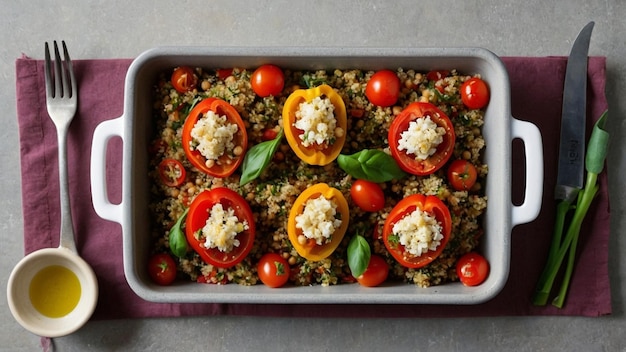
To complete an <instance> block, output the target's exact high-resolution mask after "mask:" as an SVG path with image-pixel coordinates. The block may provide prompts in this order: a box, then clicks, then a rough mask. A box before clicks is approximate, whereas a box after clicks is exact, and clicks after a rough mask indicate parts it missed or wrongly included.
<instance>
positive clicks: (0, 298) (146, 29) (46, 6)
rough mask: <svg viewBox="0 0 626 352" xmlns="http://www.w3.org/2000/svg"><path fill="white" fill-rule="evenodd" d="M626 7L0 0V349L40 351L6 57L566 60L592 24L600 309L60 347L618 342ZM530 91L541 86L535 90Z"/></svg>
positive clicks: (274, 325) (621, 344)
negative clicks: (603, 78) (337, 54)
mask: <svg viewBox="0 0 626 352" xmlns="http://www.w3.org/2000/svg"><path fill="white" fill-rule="evenodd" d="M625 16H626V2H624V1H622V0H602V1H601V0H564V1H545V0H526V1H517V0H467V1H457V2H455V1H451V0H438V1H432V0H421V1H406V0H403V1H385V0H383V1H370V0H367V1H364V0H358V1H357V0H349V1H337V0H332V1H330V0H325V1H306V2H305V1H284V0H274V1H268V0H258V1H247V2H236V1H224V0H212V1H206V0H205V1H192V0H178V1H171V2H169V1H168V2H166V1H163V2H155V1H150V0H134V1H122V0H113V1H96V0H84V1H81V0H76V1H67V0H59V1H54V2H51V1H44V0H31V1H9V0H3V1H2V10H1V11H0V30H1V33H2V35H1V39H0V62H1V65H0V86H1V87H3V88H2V90H1V91H0V106H2V108H3V113H2V114H1V117H0V118H1V119H2V126H3V127H2V128H1V129H0V140H2V141H3V143H2V152H1V153H0V158H1V161H0V165H2V182H1V183H0V194H1V195H2V196H1V197H0V219H1V223H0V231H1V234H0V236H1V239H2V240H1V242H0V243H1V245H0V247H1V248H2V255H1V256H0V282H1V285H2V289H1V290H0V350H2V351H37V350H41V346H40V340H39V337H37V336H34V335H32V334H30V333H29V332H27V331H25V330H24V329H23V328H22V327H21V326H20V325H19V324H18V323H17V322H15V320H13V318H12V316H11V314H10V312H9V309H8V306H7V302H6V282H7V280H8V276H9V273H10V271H11V269H12V267H13V265H14V264H15V263H16V262H17V261H18V260H19V259H20V258H21V256H22V252H23V245H22V223H23V219H22V211H21V197H20V192H19V189H20V172H19V147H18V135H17V120H16V113H15V89H14V87H15V81H14V80H15V77H14V72H15V71H14V60H15V59H16V58H17V57H19V56H20V55H22V53H24V54H27V55H29V56H31V57H34V58H42V57H43V52H42V46H43V44H42V43H43V42H44V41H47V40H53V39H65V40H67V41H69V42H70V43H72V47H71V51H72V57H73V58H118V57H128V58H132V57H136V56H137V55H138V54H139V53H141V52H142V51H144V50H146V49H149V48H151V47H154V46H160V45H205V44H206V45H237V46H259V45H261V46H282V45H290V46H291V45H302V46H328V45H330V46H393V47H403V46H482V47H486V48H488V49H490V50H492V51H494V52H495V53H497V54H499V55H526V56H544V55H567V54H568V53H569V49H570V46H571V44H572V41H573V39H574V37H575V36H576V34H577V33H578V31H579V30H580V29H581V28H582V26H583V25H584V24H586V23H587V22H588V21H590V20H594V21H596V27H595V29H594V34H593V38H592V41H591V48H590V54H591V55H604V56H607V58H608V61H607V75H608V83H607V94H608V98H609V105H610V109H611V118H610V121H609V129H610V130H611V136H612V143H611V152H610V155H609V164H610V171H609V183H610V185H609V187H610V189H611V197H612V199H611V200H612V204H611V207H612V214H613V217H612V224H611V225H612V230H611V232H612V233H611V242H610V273H611V274H610V275H611V283H612V295H613V306H614V313H613V314H612V315H611V316H608V317H602V318H577V317H573V318H568V317H503V318H471V319H397V320H394V319H390V320H381V319H369V320H361V319H338V320H330V321H328V320H321V319H304V318H303V319H278V318H260V317H228V316H226V317H197V318H180V319H146V320H123V321H100V322H90V323H88V324H87V325H86V326H85V327H84V328H83V329H82V330H80V331H79V332H77V333H75V334H73V335H71V336H67V337H64V338H59V339H56V340H55V341H54V342H55V347H56V350H57V351H130V350H137V351H174V350H178V351H183V350H186V351H193V350H211V351H244V350H254V351H295V350H300V351H335V350H341V351H349V350H358V351H369V350H389V349H394V350H397V351H509V350H511V351H626V337H625V336H626V317H625V315H624V302H625V301H626V261H625V260H624V259H623V257H622V255H623V254H624V253H626V238H625V237H624V232H625V231H626V224H625V223H624V216H623V215H622V214H623V213H624V211H625V207H626V198H625V195H624V193H625V192H624V191H625V186H624V181H623V177H622V176H623V175H624V174H626V164H625V160H626V158H625V157H624V152H623V151H624V142H623V141H624V138H625V136H626V133H625V132H626V123H625V121H626V120H625V118H624V116H626V102H625V100H624V98H625V97H626V84H625V83H624V80H625V78H626V21H624V17H625ZM538 89H540V88H539V87H538Z"/></svg>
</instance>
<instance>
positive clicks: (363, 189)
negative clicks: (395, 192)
mask: <svg viewBox="0 0 626 352" xmlns="http://www.w3.org/2000/svg"><path fill="white" fill-rule="evenodd" d="M350 197H352V200H353V201H354V203H356V205H358V206H359V208H361V209H362V210H363V211H369V212H376V211H379V210H381V209H382V208H384V207H385V194H384V193H383V189H382V188H380V186H379V185H378V184H377V183H374V182H370V181H366V180H356V181H354V183H352V187H351V188H350Z"/></svg>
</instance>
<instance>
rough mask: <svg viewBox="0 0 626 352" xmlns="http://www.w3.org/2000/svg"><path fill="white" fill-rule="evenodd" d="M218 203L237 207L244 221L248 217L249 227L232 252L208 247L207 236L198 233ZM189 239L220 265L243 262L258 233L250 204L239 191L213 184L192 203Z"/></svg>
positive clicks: (234, 209)
mask: <svg viewBox="0 0 626 352" xmlns="http://www.w3.org/2000/svg"><path fill="white" fill-rule="evenodd" d="M217 203H220V204H222V207H223V208H224V210H226V209H233V211H234V215H235V216H236V217H237V219H239V221H240V222H243V221H246V222H247V223H248V229H247V230H243V232H240V233H239V234H237V240H239V246H236V247H233V249H232V250H231V251H230V252H222V251H221V250H219V249H218V248H206V247H205V246H204V243H205V241H206V240H205V239H204V238H198V236H197V233H198V231H200V230H201V229H202V228H203V227H204V226H205V225H206V222H207V220H208V218H209V213H210V210H211V208H213V206H214V205H215V204H217ZM185 225H186V226H185V234H186V237H187V242H189V244H190V245H191V247H192V248H193V249H194V250H195V251H196V253H198V254H199V255H200V257H201V258H202V259H203V260H204V261H205V262H207V263H209V264H213V265H215V266H217V267H220V268H230V267H232V266H234V265H236V264H237V263H239V262H241V261H242V260H243V259H244V258H245V257H246V256H247V255H248V253H250V250H251V249H252V245H253V244H254V237H255V227H254V216H253V215H252V209H250V205H248V202H246V200H245V199H243V197H242V196H240V195H239V193H237V192H235V191H233V190H231V189H228V188H226V187H218V188H213V189H211V190H210V191H209V190H207V191H203V192H202V193H200V194H198V196H196V198H195V199H194V200H193V201H192V202H191V205H190V206H189V213H188V214H187V220H186V223H185Z"/></svg>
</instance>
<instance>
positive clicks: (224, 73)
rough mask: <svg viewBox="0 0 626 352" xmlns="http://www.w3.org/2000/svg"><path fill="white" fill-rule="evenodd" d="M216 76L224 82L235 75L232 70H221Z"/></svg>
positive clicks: (216, 72) (217, 71)
mask: <svg viewBox="0 0 626 352" xmlns="http://www.w3.org/2000/svg"><path fill="white" fill-rule="evenodd" d="M215 74H216V75H217V78H219V79H220V80H222V81H223V80H225V79H226V78H228V76H231V75H232V74H233V69H232V68H219V69H217V70H216V71H215Z"/></svg>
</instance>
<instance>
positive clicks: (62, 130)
mask: <svg viewBox="0 0 626 352" xmlns="http://www.w3.org/2000/svg"><path fill="white" fill-rule="evenodd" d="M67 132H68V129H67V126H65V127H59V128H57V139H58V145H59V190H60V201H61V228H60V230H61V237H60V240H59V247H64V248H67V249H69V250H71V251H73V252H74V253H77V251H76V243H75V240H74V225H73V222H72V211H71V204H70V192H69V181H68V176H67V174H68V173H67Z"/></svg>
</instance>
